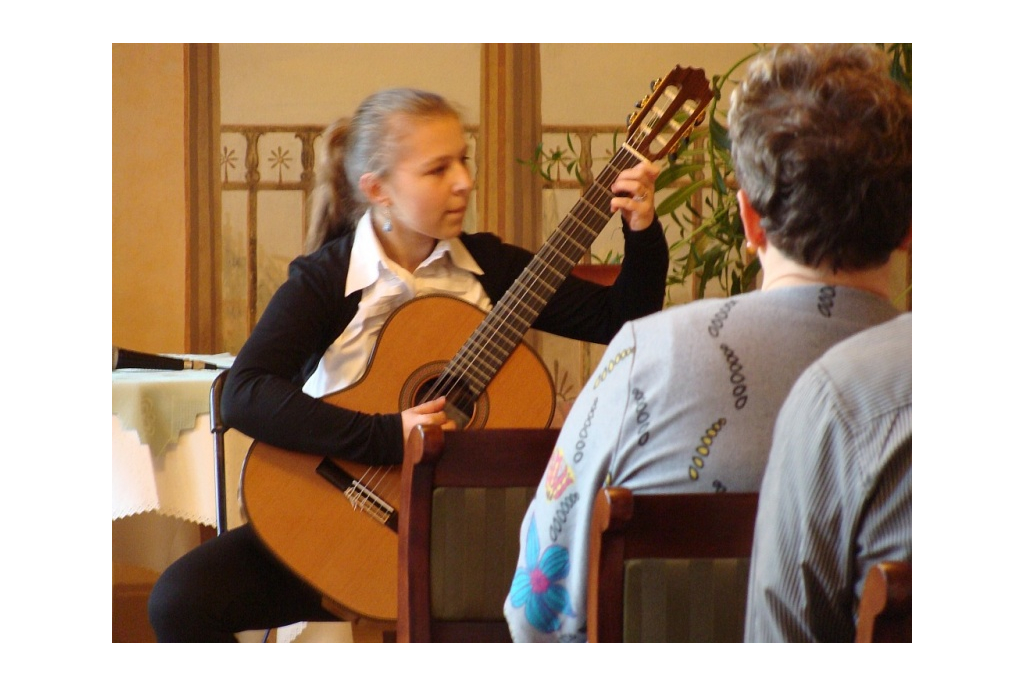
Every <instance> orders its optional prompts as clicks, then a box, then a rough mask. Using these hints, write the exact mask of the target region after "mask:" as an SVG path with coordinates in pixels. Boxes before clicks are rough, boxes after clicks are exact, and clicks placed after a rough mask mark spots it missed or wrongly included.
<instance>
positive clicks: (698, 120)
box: [693, 111, 708, 126]
mask: <svg viewBox="0 0 1024 685" xmlns="http://www.w3.org/2000/svg"><path fill="white" fill-rule="evenodd" d="M707 114H708V113H707V112H706V111H705V112H701V113H700V114H698V115H697V118H696V119H694V120H693V123H694V125H696V126H700V125H701V124H703V123H704V118H705V117H706V116H707Z"/></svg>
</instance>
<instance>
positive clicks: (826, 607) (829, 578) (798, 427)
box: [744, 313, 913, 642]
mask: <svg viewBox="0 0 1024 685" xmlns="http://www.w3.org/2000/svg"><path fill="white" fill-rule="evenodd" d="M911 380H912V362H911V314H910V313H906V314H902V315H900V316H899V317H897V318H895V319H892V320H890V321H888V322H886V323H883V324H879V325H878V326H874V327H872V328H869V329H867V330H865V331H863V332H861V333H858V334H857V335H854V336H852V337H850V338H847V339H846V340H844V341H843V342H841V343H838V344H837V345H835V346H834V347H833V348H831V349H830V350H829V351H828V352H826V353H825V354H824V355H823V356H822V357H821V358H820V359H819V360H818V361H817V362H815V363H814V364H812V365H811V366H810V367H809V368H808V369H807V370H806V371H805V372H804V373H803V374H802V375H801V376H800V378H799V379H798V380H797V382H796V383H795V384H794V386H793V389H792V391H791V392H790V394H789V396H788V398H787V399H786V402H785V403H784V404H783V405H782V409H781V410H780V411H779V417H778V420H777V422H776V424H775V432H774V438H773V442H772V450H771V453H770V455H769V457H768V465H767V467H766V468H765V475H764V480H763V482H762V483H761V499H760V502H759V505H758V511H757V523H756V527H755V530H754V549H753V554H752V557H751V562H750V580H749V586H748V593H747V615H746V625H745V632H744V640H745V641H746V642H852V641H853V639H854V636H855V634H856V629H857V608H858V605H859V603H860V594H861V589H862V588H863V586H864V578H865V577H866V575H867V572H868V569H870V568H871V566H873V565H874V564H877V563H879V562H882V561H910V560H911V537H912V526H911V495H912V487H911V435H912V429H911V428H912V425H911V411H912V406H913V401H912V383H911Z"/></svg>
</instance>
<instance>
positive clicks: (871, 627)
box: [856, 561, 913, 642]
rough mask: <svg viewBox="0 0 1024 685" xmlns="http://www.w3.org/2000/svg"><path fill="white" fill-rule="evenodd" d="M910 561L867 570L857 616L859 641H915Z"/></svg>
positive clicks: (881, 565)
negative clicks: (912, 624)
mask: <svg viewBox="0 0 1024 685" xmlns="http://www.w3.org/2000/svg"><path fill="white" fill-rule="evenodd" d="M910 566H911V562H909V561H887V562H883V563H880V564H875V565H874V566H872V567H871V568H870V569H869V570H868V575H867V578H865V579H864V588H863V590H862V591H861V595H860V610H859V611H858V614H857V637H856V641H857V642H913V636H912V633H913V630H912V626H911V618H912V611H911V605H910V599H911V598H910V580H911V578H910Z"/></svg>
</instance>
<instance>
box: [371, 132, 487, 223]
mask: <svg viewBox="0 0 1024 685" xmlns="http://www.w3.org/2000/svg"><path fill="white" fill-rule="evenodd" d="M396 124H397V126H399V127H400V128H401V130H402V132H401V133H400V137H399V140H398V150H399V152H398V157H397V160H396V161H395V164H394V166H393V167H392V170H391V173H390V174H389V175H388V177H387V178H386V179H384V181H383V189H384V191H385V192H386V194H387V195H388V198H389V199H390V201H391V202H390V211H391V223H392V226H393V227H394V230H395V233H396V234H398V235H399V236H403V235H408V233H409V232H411V233H417V234H420V235H422V236H426V237H429V238H433V239H434V240H443V239H446V238H454V237H456V236H458V235H459V233H460V232H461V231H462V222H463V219H465V217H466V207H467V203H468V201H469V192H470V191H471V190H472V189H473V179H472V178H471V177H470V175H469V169H468V168H467V166H466V163H467V161H468V158H467V157H466V151H467V146H466V140H465V138H464V136H463V131H462V124H461V123H460V122H459V120H458V119H456V118H453V117H447V116H445V117H433V118H430V119H420V118H402V119H400V120H399V121H398V122H396ZM408 237H409V238H412V237H413V236H411V235H408Z"/></svg>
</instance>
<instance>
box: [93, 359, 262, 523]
mask: <svg viewBox="0 0 1024 685" xmlns="http://www.w3.org/2000/svg"><path fill="white" fill-rule="evenodd" d="M180 356H181V357H183V358H192V359H201V360H203V361H205V362H208V363H211V364H215V365H217V366H224V367H227V366H230V364H231V362H232V361H233V360H234V358H233V357H231V356H230V355H226V354H223V355H180ZM219 373H221V372H220V371H217V370H181V371H154V370H146V369H119V370H117V371H113V372H112V392H111V397H112V408H113V409H112V413H111V452H112V458H113V467H112V483H113V485H112V503H111V518H112V519H113V520H117V519H121V518H124V517H128V516H133V515H137V514H142V513H146V512H155V513H159V514H163V515H167V516H172V517H176V518H179V519H182V520H184V521H189V522H192V523H198V524H201V525H206V526H216V519H217V503H216V485H215V477H214V455H213V435H212V433H211V432H210V416H209V413H210V384H211V383H212V382H213V379H214V378H216V376H217V374H219ZM225 442H226V447H227V449H226V450H225V452H226V454H227V461H228V468H227V469H226V472H227V486H228V488H229V490H228V492H229V498H228V504H229V506H228V525H229V527H232V526H233V525H237V524H238V523H239V522H240V520H241V512H240V511H239V510H238V507H237V501H236V499H237V498H235V497H231V496H230V495H231V493H232V491H233V490H235V491H237V490H236V488H237V483H238V474H239V472H240V470H241V463H242V461H243V460H244V456H245V452H246V451H247V450H248V445H249V443H251V440H250V439H248V438H246V437H245V436H242V435H241V434H238V433H237V432H236V431H229V432H228V433H227V435H226V436H225ZM232 505H235V506H232Z"/></svg>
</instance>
